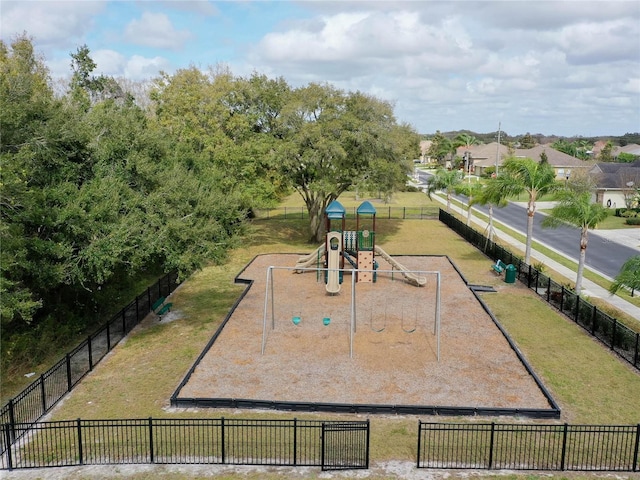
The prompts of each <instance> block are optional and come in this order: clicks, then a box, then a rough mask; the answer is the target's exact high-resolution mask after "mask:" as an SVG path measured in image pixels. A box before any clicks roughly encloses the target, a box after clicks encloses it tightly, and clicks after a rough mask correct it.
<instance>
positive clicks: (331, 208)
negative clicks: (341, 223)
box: [324, 200, 347, 220]
mask: <svg viewBox="0 0 640 480" xmlns="http://www.w3.org/2000/svg"><path fill="white" fill-rule="evenodd" d="M324 213H325V215H326V216H327V218H328V219H330V220H335V219H338V218H344V216H345V214H346V213H347V211H346V210H345V209H344V207H343V206H342V204H341V203H340V202H339V201H337V200H334V201H333V202H331V203H330V204H329V205H327V208H326V210H325V211H324Z"/></svg>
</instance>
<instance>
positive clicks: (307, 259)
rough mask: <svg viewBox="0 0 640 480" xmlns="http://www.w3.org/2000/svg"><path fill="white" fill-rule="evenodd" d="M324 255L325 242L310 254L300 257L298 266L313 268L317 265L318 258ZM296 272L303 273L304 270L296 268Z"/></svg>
mask: <svg viewBox="0 0 640 480" xmlns="http://www.w3.org/2000/svg"><path fill="white" fill-rule="evenodd" d="M322 255H324V243H323V244H322V245H320V246H319V247H318V248H316V249H315V250H314V251H313V252H311V253H310V254H308V255H303V256H302V257H300V258H299V259H298V263H296V268H312V267H316V266H317V263H318V258H319V257H322ZM295 272H296V273H302V270H295Z"/></svg>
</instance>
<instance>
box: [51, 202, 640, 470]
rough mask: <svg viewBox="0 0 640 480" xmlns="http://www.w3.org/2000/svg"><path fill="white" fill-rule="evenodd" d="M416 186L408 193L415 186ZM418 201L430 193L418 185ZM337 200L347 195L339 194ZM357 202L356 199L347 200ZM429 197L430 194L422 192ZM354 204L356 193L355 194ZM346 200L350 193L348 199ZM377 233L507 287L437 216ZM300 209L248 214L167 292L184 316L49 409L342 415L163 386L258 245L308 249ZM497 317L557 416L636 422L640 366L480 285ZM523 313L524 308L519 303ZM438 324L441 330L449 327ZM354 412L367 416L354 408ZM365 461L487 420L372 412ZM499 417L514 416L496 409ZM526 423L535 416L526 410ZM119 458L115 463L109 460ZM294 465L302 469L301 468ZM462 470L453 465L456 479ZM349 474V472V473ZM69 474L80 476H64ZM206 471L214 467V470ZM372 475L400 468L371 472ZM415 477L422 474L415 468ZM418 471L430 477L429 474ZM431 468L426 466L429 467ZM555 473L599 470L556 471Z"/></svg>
mask: <svg viewBox="0 0 640 480" xmlns="http://www.w3.org/2000/svg"><path fill="white" fill-rule="evenodd" d="M413 195H414V196H415V194H413ZM420 197H423V199H422V201H424V199H426V196H425V195H420ZM340 200H341V202H342V201H343V199H340ZM354 201H355V200H354ZM426 202H429V200H428V199H426ZM356 203H357V202H356ZM344 204H345V205H346V204H347V201H346V200H345V201H344ZM376 230H377V231H376V236H377V237H376V238H377V243H378V244H379V245H381V246H382V247H383V248H384V249H385V250H386V251H387V252H388V253H390V254H392V255H393V254H422V255H426V254H443V253H444V254H447V255H449V257H450V258H452V259H453V261H454V262H455V263H456V265H457V266H458V267H459V268H460V269H461V271H462V273H463V275H464V276H465V277H466V279H467V280H468V281H469V282H470V283H476V284H483V285H495V286H498V285H499V286H502V287H504V283H503V282H502V281H501V279H500V278H498V277H496V276H495V275H493V273H492V272H491V271H490V268H489V266H490V264H491V263H492V261H491V260H490V259H488V258H487V257H485V256H484V255H483V254H481V253H480V252H479V251H478V250H477V249H476V248H474V247H472V246H471V245H469V244H468V243H467V242H465V241H464V240H463V239H462V238H461V237H459V236H458V235H456V234H455V233H453V232H452V231H451V230H450V229H448V228H447V227H446V226H444V225H443V224H441V223H440V222H439V221H437V220H422V221H420V220H407V221H401V220H385V221H380V222H378V223H377V229H376ZM306 232H307V224H306V221H303V220H286V221H285V220H275V219H274V220H260V221H256V222H254V224H253V225H252V227H251V233H250V234H249V235H248V236H247V239H246V241H245V243H244V244H243V245H242V246H241V247H240V248H238V249H236V250H235V251H233V252H232V253H231V255H230V258H229V261H228V263H227V264H225V265H211V266H209V267H207V268H205V269H203V270H202V271H200V272H197V273H195V274H194V275H192V276H191V277H190V278H189V279H188V280H186V281H185V282H184V283H183V284H182V285H181V286H180V288H179V289H178V290H177V291H176V292H174V294H173V295H172V297H171V300H172V302H173V303H174V311H176V310H177V311H180V313H181V316H182V318H180V319H178V320H175V321H173V322H170V323H158V322H156V321H146V322H145V323H144V324H142V325H140V326H139V327H137V328H136V329H134V331H133V332H132V333H131V334H130V335H129V336H128V337H127V338H126V339H125V340H124V341H123V342H121V344H120V345H118V346H117V347H116V348H115V349H114V351H113V352H112V353H110V354H109V355H108V356H107V357H106V358H105V359H104V360H103V361H102V362H101V363H100V364H99V365H98V366H97V367H96V368H95V369H94V371H93V372H91V373H90V374H89V375H88V376H87V377H86V378H85V379H84V380H83V381H82V382H81V383H80V385H79V386H78V387H76V389H74V391H73V392H72V393H71V394H70V395H69V396H68V397H67V398H66V399H64V401H63V402H61V404H60V405H59V406H58V407H57V408H56V409H55V411H54V412H53V413H52V415H51V419H52V420H62V419H75V418H83V419H109V418H146V417H155V418H167V417H173V418H175V417H180V418H211V417H220V416H224V417H227V418H229V417H240V418H292V417H294V416H295V417H297V418H300V419H304V418H314V419H318V418H321V419H344V418H353V416H351V415H333V414H324V413H320V414H313V413H308V414H300V413H299V412H296V413H290V412H264V411H245V412H238V411H232V410H200V411H173V410H172V409H170V408H168V407H169V397H170V395H171V394H172V393H173V391H174V390H175V388H176V387H177V385H178V384H179V382H180V381H181V379H182V378H183V376H184V374H185V373H186V372H187V370H188V369H189V368H190V367H191V365H192V364H193V362H194V361H195V359H196V358H197V357H198V355H199V354H200V352H201V351H202V349H203V347H204V346H205V345H206V343H207V342H208V341H209V339H210V338H211V336H212V335H213V333H214V332H215V330H216V329H217V327H218V326H219V325H220V322H221V321H222V320H223V319H224V317H225V315H226V313H227V312H228V311H229V309H230V308H231V306H232V305H233V303H234V302H235V301H236V299H237V298H238V295H239V294H240V292H241V291H242V289H243V288H244V287H242V286H237V285H234V284H233V278H234V277H235V275H236V274H237V273H238V272H239V271H240V270H241V269H242V268H243V267H244V266H245V265H246V264H247V263H248V262H249V261H250V260H251V259H252V258H253V257H254V256H255V255H258V254H262V253H280V252H285V253H307V252H310V251H312V250H313V249H314V248H315V247H316V245H315V244H310V243H308V242H307V241H306V240H307V233H306ZM483 299H484V300H485V301H486V302H487V303H488V304H489V305H490V307H491V308H492V310H493V311H494V313H495V314H496V316H497V317H498V318H499V320H500V322H501V323H502V324H503V325H504V327H505V328H506V330H507V331H508V332H509V334H510V335H511V337H512V338H513V339H514V341H515V342H516V343H517V345H518V347H519V348H520V349H521V351H522V352H523V354H524V355H525V357H526V358H527V359H528V360H529V362H530V363H531V364H532V366H533V368H534V369H535V371H536V373H537V374H538V375H539V377H540V378H541V379H542V380H543V382H544V383H545V385H546V386H547V388H548V389H549V390H550V391H551V393H552V395H553V396H554V398H555V400H556V402H557V403H558V404H559V405H560V406H561V408H562V419H561V420H560V421H561V422H568V423H581V424H636V423H638V422H640V409H639V408H638V398H640V375H639V374H638V372H636V371H634V370H633V369H632V368H631V367H629V366H628V365H627V364H625V363H624V362H623V361H622V360H619V359H618V358H617V357H615V356H614V355H612V354H611V353H610V352H609V351H608V350H607V349H606V348H605V347H603V346H602V345H600V344H598V343H596V342H595V341H593V340H591V339H590V338H589V337H588V336H587V335H586V334H585V333H584V332H583V331H582V329H580V328H579V327H577V326H576V325H574V324H573V323H572V322H570V321H568V320H567V319H565V318H564V317H563V316H562V315H560V314H559V313H557V312H556V311H555V310H554V309H552V308H551V307H549V306H547V304H546V303H545V302H544V301H542V300H539V299H538V298H536V296H535V295H534V294H533V293H532V292H530V291H529V290H528V289H526V288H525V287H523V286H521V285H519V284H515V285H513V286H509V287H507V288H501V289H500V293H486V294H483ZM525 312H526V313H525ZM443 334H446V332H444V333H443ZM357 418H365V417H364V416H357ZM369 418H370V419H371V435H372V436H371V459H372V462H374V463H375V462H388V461H405V462H413V461H415V450H416V445H415V442H416V435H417V423H418V418H421V419H422V420H425V421H428V420H430V421H445V422H449V421H451V422H453V421H492V420H495V419H490V418H488V419H487V418H484V419H483V418H469V417H464V418H452V417H431V418H429V417H417V416H416V417H413V416H407V417H400V416H375V415H371V416H369ZM498 421H500V422H504V423H510V422H516V421H517V422H522V420H519V419H506V418H505V419H499V420H498ZM524 422H525V423H530V422H532V421H530V420H524ZM114 469H118V467H117V466H116V467H114ZM296 472H297V471H296ZM458 474H460V475H461V476H463V475H464V476H468V474H467V473H460V472H458V473H455V472H451V476H452V477H454V478H456V477H457V476H458ZM290 475H292V473H291V470H288V471H287V472H286V473H282V472H277V471H275V472H274V471H269V470H266V471H263V472H261V473H255V472H254V471H247V472H246V473H234V472H229V473H228V474H227V473H225V474H221V475H220V476H216V478H229V479H240V478H242V479H253V478H261V479H267V480H269V479H281V478H290ZM293 475H295V476H296V477H297V478H305V479H309V478H328V477H324V476H323V475H321V474H320V473H319V471H317V470H314V471H313V472H307V473H303V472H300V473H295V474H293ZM351 475H352V476H353V472H351ZM208 476H209V474H207V473H203V475H202V477H200V476H199V475H194V474H193V473H189V472H187V473H184V472H179V471H177V472H176V471H173V472H170V471H167V472H161V473H159V472H158V471H157V470H150V471H149V472H144V471H143V472H139V473H136V474H134V475H131V476H127V478H133V479H150V478H170V479H186V478H204V477H208ZM549 476H553V475H546V474H545V475H543V476H540V477H537V476H534V475H530V474H524V473H523V474H518V475H506V476H503V475H490V474H489V475H486V476H485V475H483V477H484V478H501V479H505V478H514V479H524V478H527V479H534V478H542V477H544V478H549ZM69 478H83V477H82V476H77V477H76V476H73V475H71V476H69ZM209 478H210V477H209ZM367 478H371V479H374V480H381V479H384V478H403V477H402V475H401V474H400V475H387V474H378V473H372V474H371V476H367ZM416 478H422V477H417V476H416ZM424 478H427V477H426V476H425V477H424ZM431 478H433V477H431ZM557 478H572V479H578V478H596V477H594V476H593V475H586V474H568V473H564V472H563V473H562V474H560V473H558V475H557Z"/></svg>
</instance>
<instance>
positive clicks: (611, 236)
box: [432, 195, 640, 322]
mask: <svg viewBox="0 0 640 480" xmlns="http://www.w3.org/2000/svg"><path fill="white" fill-rule="evenodd" d="M432 198H433V199H435V200H437V201H439V202H440V203H443V204H444V205H446V204H447V201H446V199H444V198H442V197H440V196H439V195H433V196H432ZM536 206H537V208H546V207H545V206H541V205H540V204H536ZM451 209H452V210H453V211H455V212H456V213H459V214H460V215H462V216H463V217H464V218H466V216H467V212H466V210H464V209H463V208H461V207H458V206H456V205H454V204H453V203H452V204H451ZM471 211H472V213H471V221H472V222H473V223H475V224H476V225H478V226H480V227H481V228H482V229H483V230H484V229H485V228H486V227H487V223H486V222H485V221H483V220H481V219H479V218H477V217H476V216H475V215H474V214H473V212H474V210H473V208H472V210H471ZM494 222H495V223H501V222H499V221H497V220H495V219H494ZM503 225H505V226H506V227H508V228H511V229H513V228H512V227H510V226H509V225H506V224H503ZM495 233H496V236H497V237H498V238H500V240H502V241H503V242H505V243H507V244H509V245H511V246H513V247H514V248H517V249H519V250H522V251H524V250H525V244H524V243H522V242H519V241H518V240H516V239H515V238H513V237H511V236H509V235H507V234H506V233H505V232H502V231H500V230H496V231H495ZM518 233H521V234H522V235H526V234H525V233H524V232H518ZM592 235H596V236H599V237H601V240H602V241H616V242H619V243H624V244H626V245H629V246H631V247H632V248H635V249H637V250H638V253H639V254H640V238H638V236H639V235H640V234H639V233H638V231H637V230H635V229H633V230H631V231H628V230H602V231H597V232H589V236H590V237H591V236H592ZM536 242H537V240H536ZM538 243H541V242H538ZM543 245H544V244H543ZM544 246H545V247H546V248H548V249H550V250H553V251H555V250H554V248H553V247H551V246H549V245H544ZM557 253H558V254H560V252H557ZM531 257H532V258H533V259H535V260H537V261H539V262H541V263H543V264H544V265H545V266H547V267H548V268H550V269H552V270H554V271H556V272H558V273H560V274H561V275H563V276H565V277H567V278H569V279H571V280H572V281H575V278H576V272H575V271H574V270H572V269H570V268H567V267H565V266H564V265H560V264H559V263H558V262H556V261H554V260H552V259H550V258H549V257H546V256H544V255H542V254H541V253H539V252H537V251H535V250H534V249H532V250H531ZM532 263H533V262H532ZM585 269H589V270H590V271H592V272H594V273H596V274H598V275H600V276H601V277H603V278H607V279H609V280H613V279H610V278H608V277H607V276H606V275H603V274H602V273H600V272H597V271H595V270H593V269H591V268H589V267H587V266H585ZM581 294H582V295H583V296H586V297H591V298H601V299H602V300H604V301H605V302H607V303H609V304H611V305H613V306H615V307H616V308H618V309H619V310H621V311H623V312H625V313H627V314H629V315H631V316H632V317H633V318H635V319H636V320H638V321H639V322H640V308H639V307H636V306H635V305H633V304H631V303H629V302H627V301H626V300H624V299H622V298H620V297H619V296H617V295H611V294H610V293H609V292H608V291H607V290H606V289H604V288H602V287H601V286H599V285H597V284H595V283H593V282H592V281H590V280H588V279H586V278H584V277H583V278H582V293H581Z"/></svg>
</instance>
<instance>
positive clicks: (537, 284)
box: [439, 210, 640, 370]
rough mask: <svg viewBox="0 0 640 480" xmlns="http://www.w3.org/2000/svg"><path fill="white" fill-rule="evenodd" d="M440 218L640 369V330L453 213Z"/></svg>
mask: <svg viewBox="0 0 640 480" xmlns="http://www.w3.org/2000/svg"><path fill="white" fill-rule="evenodd" d="M439 218H440V221H441V222H443V223H444V224H445V225H447V226H448V227H449V228H451V229H452V230H454V231H455V232H456V233H458V234H459V235H460V236H462V237H463V238H464V239H465V240H467V241H468V242H469V243H471V244H472V245H474V246H475V247H477V248H478V249H480V250H482V251H483V252H484V254H485V255H487V256H488V257H489V258H491V259H492V261H493V262H495V261H497V260H501V261H502V262H504V263H505V264H507V265H509V264H511V265H513V266H514V267H515V268H516V270H517V273H516V277H517V278H518V280H520V281H521V282H522V283H524V284H525V285H527V287H528V288H530V289H531V290H533V291H534V292H536V293H537V294H538V296H539V297H541V298H543V299H544V300H545V301H547V302H548V303H549V304H551V305H553V306H554V307H555V308H557V309H558V310H559V311H561V312H562V313H564V314H565V315H566V316H567V317H569V318H570V319H571V320H572V321H574V322H575V323H577V324H578V325H580V326H581V327H582V328H584V329H585V330H586V331H587V332H589V333H590V334H591V335H592V336H594V337H595V338H597V339H598V340H599V341H600V342H602V343H603V344H604V345H606V346H607V347H608V348H609V349H611V350H612V351H614V352H615V353H616V354H617V355H618V356H620V357H621V358H623V359H624V360H626V361H627V362H629V363H630V364H631V365H633V366H634V367H635V368H637V369H639V370H640V333H638V332H634V331H633V330H631V329H630V328H629V327H627V326H626V325H624V324H622V323H620V322H619V321H618V320H617V319H615V318H613V317H612V316H610V315H609V314H607V313H605V312H603V311H602V310H600V309H598V307H596V306H595V305H592V304H590V303H589V302H587V301H586V300H584V299H583V298H581V297H580V296H579V295H577V294H576V293H575V292H572V291H571V290H568V289H566V288H565V287H563V286H562V285H560V284H558V283H557V282H554V281H553V280H552V279H551V278H549V277H548V276H546V275H544V274H543V273H542V272H540V271H538V270H537V269H536V268H534V267H532V266H531V265H528V264H526V263H524V262H523V261H522V260H521V259H520V258H518V257H516V256H515V255H514V254H513V253H511V252H510V251H508V250H507V249H505V248H503V247H501V246H500V245H497V244H496V243H495V242H493V241H492V240H489V239H488V238H487V237H485V236H484V235H482V234H481V233H479V232H478V231H476V230H474V229H473V228H471V227H469V226H467V225H466V224H465V223H464V222H462V221H460V220H459V219H457V218H456V217H454V216H453V215H451V214H449V213H447V212H445V211H444V210H440V216H439Z"/></svg>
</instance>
